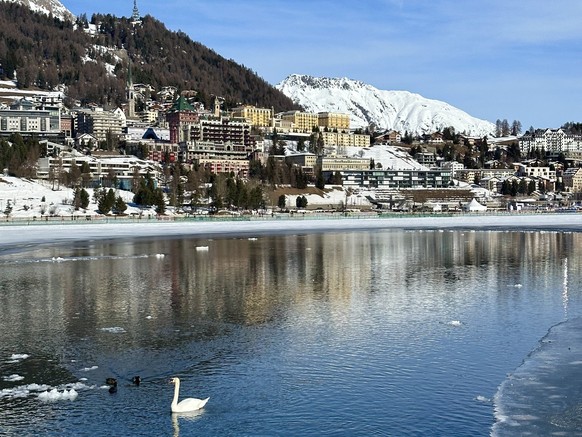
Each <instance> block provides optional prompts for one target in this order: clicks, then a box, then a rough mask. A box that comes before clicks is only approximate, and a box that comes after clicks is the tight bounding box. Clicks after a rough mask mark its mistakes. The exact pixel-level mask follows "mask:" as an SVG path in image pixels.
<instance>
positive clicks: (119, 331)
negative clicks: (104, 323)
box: [101, 326, 126, 334]
mask: <svg viewBox="0 0 582 437" xmlns="http://www.w3.org/2000/svg"><path fill="white" fill-rule="evenodd" d="M101 331H104V332H111V333H113V334H122V333H124V332H126V331H125V329H123V328H121V327H119V326H112V327H110V328H101Z"/></svg>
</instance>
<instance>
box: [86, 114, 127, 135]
mask: <svg viewBox="0 0 582 437" xmlns="http://www.w3.org/2000/svg"><path fill="white" fill-rule="evenodd" d="M126 125H127V119H126V118H125V114H124V113H123V111H122V110H121V109H116V110H115V111H105V110H103V108H99V107H94V108H90V109H81V110H79V111H78V113H77V133H78V134H91V135H93V136H94V137H95V138H97V140H98V141H106V140H107V135H109V134H111V135H113V136H115V137H119V136H120V135H121V133H122V130H123V128H124V127H126Z"/></svg>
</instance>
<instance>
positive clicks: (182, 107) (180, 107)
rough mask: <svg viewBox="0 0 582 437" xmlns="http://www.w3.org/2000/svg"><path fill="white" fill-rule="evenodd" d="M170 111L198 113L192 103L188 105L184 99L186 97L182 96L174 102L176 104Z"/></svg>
mask: <svg viewBox="0 0 582 437" xmlns="http://www.w3.org/2000/svg"><path fill="white" fill-rule="evenodd" d="M170 111H172V112H178V111H192V112H194V111H196V109H194V106H192V105H191V104H190V103H188V101H187V100H186V99H185V98H184V96H180V97H178V100H176V101H175V102H174V104H173V105H172V107H171V108H170Z"/></svg>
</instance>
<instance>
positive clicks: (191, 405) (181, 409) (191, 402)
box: [170, 378, 210, 413]
mask: <svg viewBox="0 0 582 437" xmlns="http://www.w3.org/2000/svg"><path fill="white" fill-rule="evenodd" d="M170 383H171V384H174V399H173V400H172V413H186V412H188V411H196V410H199V409H201V408H203V407H204V405H206V402H208V399H210V398H206V399H196V398H186V399H182V400H181V401H180V402H178V396H179V394H180V378H172V379H170Z"/></svg>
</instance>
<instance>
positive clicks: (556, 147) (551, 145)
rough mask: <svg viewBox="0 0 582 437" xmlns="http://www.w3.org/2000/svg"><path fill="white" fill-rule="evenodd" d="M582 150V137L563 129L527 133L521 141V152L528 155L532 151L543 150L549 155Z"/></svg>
mask: <svg viewBox="0 0 582 437" xmlns="http://www.w3.org/2000/svg"><path fill="white" fill-rule="evenodd" d="M580 149H582V136H580V135H572V134H568V133H566V132H564V131H563V130H562V129H546V130H545V131H543V132H540V131H537V132H534V133H533V134H532V133H527V134H525V135H524V136H522V137H521V138H520V139H519V150H520V151H521V154H522V155H526V154H527V153H528V152H529V151H530V150H532V151H533V150H540V151H541V150H543V151H545V152H546V153H549V154H559V153H565V152H569V151H573V150H580Z"/></svg>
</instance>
